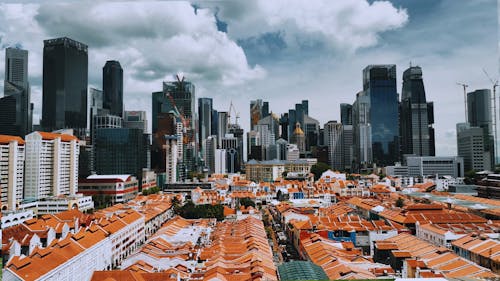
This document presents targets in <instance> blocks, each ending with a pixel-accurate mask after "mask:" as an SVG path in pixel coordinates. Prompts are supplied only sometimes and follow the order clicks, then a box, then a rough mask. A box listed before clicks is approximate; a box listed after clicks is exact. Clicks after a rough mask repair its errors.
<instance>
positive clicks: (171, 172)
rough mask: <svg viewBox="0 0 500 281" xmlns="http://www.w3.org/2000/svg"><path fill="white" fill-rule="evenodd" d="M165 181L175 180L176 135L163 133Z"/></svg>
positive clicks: (171, 181) (176, 158)
mask: <svg viewBox="0 0 500 281" xmlns="http://www.w3.org/2000/svg"><path fill="white" fill-rule="evenodd" d="M165 156H166V158H165V167H166V168H165V174H166V177H165V183H167V184H168V183H176V182H177V160H178V153H177V136H176V135H165Z"/></svg>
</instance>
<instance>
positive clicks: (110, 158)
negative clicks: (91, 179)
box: [94, 128, 146, 183]
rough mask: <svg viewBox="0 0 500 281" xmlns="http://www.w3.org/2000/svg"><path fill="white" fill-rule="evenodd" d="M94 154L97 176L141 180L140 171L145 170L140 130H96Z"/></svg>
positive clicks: (144, 156)
mask: <svg viewBox="0 0 500 281" xmlns="http://www.w3.org/2000/svg"><path fill="white" fill-rule="evenodd" d="M94 152H95V155H96V158H95V172H96V173H97V174H99V175H123V174H129V175H134V176H136V177H137V178H138V179H142V169H143V168H146V151H144V136H143V131H142V129H130V128H98V129H96V132H95V142H94ZM141 182H142V180H139V183H141Z"/></svg>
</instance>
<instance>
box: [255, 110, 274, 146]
mask: <svg viewBox="0 0 500 281" xmlns="http://www.w3.org/2000/svg"><path fill="white" fill-rule="evenodd" d="M257 125H266V126H267V128H268V130H269V134H270V138H271V139H272V143H274V141H276V140H277V139H278V138H279V135H280V127H279V119H278V116H276V115H275V114H268V115H267V116H266V117H264V118H262V119H260V120H259V122H257Z"/></svg>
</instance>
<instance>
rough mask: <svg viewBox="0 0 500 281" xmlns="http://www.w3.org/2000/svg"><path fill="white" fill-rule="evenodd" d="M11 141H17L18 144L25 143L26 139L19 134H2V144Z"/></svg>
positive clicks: (0, 137)
mask: <svg viewBox="0 0 500 281" xmlns="http://www.w3.org/2000/svg"><path fill="white" fill-rule="evenodd" d="M11 141H17V143H18V144H24V140H23V139H22V138H20V137H18V136H9V135H0V144H8V143H10V142H11Z"/></svg>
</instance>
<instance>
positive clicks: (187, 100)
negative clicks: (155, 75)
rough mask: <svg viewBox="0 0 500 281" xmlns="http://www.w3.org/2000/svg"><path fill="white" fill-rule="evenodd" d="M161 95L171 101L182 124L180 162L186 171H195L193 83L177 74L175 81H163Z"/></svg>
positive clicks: (196, 149) (195, 144)
mask: <svg viewBox="0 0 500 281" xmlns="http://www.w3.org/2000/svg"><path fill="white" fill-rule="evenodd" d="M163 95H164V96H165V97H166V98H167V101H168V102H170V103H171V105H170V107H173V108H174V109H176V111H177V112H178V113H179V118H180V119H181V120H182V123H183V126H184V130H185V135H184V140H183V142H182V143H183V159H182V163H183V165H185V167H186V169H187V171H196V165H197V163H196V160H197V159H196V157H197V155H198V154H197V151H198V139H197V138H196V127H195V87H194V84H192V83H191V82H188V81H185V80H184V78H180V77H178V76H177V81H173V82H163ZM162 112H165V111H162ZM167 112H168V111H167Z"/></svg>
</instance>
